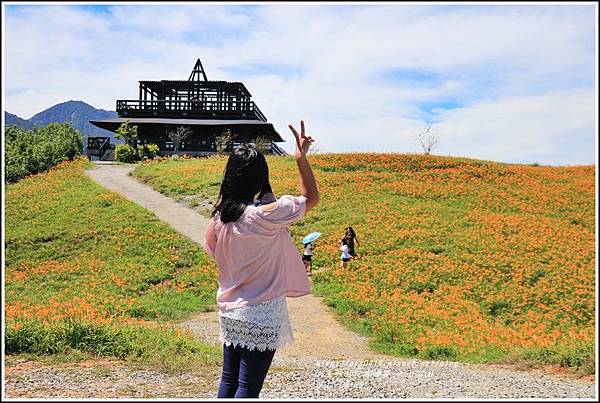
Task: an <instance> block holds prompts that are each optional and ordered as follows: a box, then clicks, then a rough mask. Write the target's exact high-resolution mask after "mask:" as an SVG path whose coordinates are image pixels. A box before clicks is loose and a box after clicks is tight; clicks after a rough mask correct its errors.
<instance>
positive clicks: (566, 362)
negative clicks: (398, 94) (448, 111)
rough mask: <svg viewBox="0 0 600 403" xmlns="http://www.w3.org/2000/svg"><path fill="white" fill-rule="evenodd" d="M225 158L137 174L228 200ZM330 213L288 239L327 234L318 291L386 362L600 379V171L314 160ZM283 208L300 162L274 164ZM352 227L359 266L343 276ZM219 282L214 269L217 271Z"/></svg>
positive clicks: (323, 205) (170, 191) (406, 158)
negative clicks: (543, 369) (343, 251)
mask: <svg viewBox="0 0 600 403" xmlns="http://www.w3.org/2000/svg"><path fill="white" fill-rule="evenodd" d="M226 158H227V157H210V158H204V159H193V158H187V159H186V158H184V159H180V160H175V161H173V160H158V161H154V162H147V163H143V164H140V165H139V166H138V167H137V168H136V170H135V171H134V174H135V175H136V176H137V177H138V178H139V179H140V180H142V181H144V182H146V183H148V184H150V185H151V186H153V187H154V188H155V189H157V190H159V191H161V192H163V193H165V194H167V195H169V196H172V197H177V196H180V195H192V194H199V195H204V196H205V197H207V198H211V199H213V200H215V199H216V195H217V194H218V190H219V185H220V180H221V178H222V174H223V169H224V167H225V162H226ZM309 158H310V160H311V164H312V166H313V170H314V172H315V176H316V178H317V182H318V184H319V189H320V191H321V202H320V204H319V205H318V206H317V207H316V208H315V209H314V210H312V211H311V212H310V213H309V215H307V216H306V217H305V218H303V219H302V220H301V221H300V222H298V223H297V224H295V225H293V226H292V228H291V231H292V235H293V237H294V239H295V240H296V241H297V242H298V247H299V249H300V239H301V238H302V237H303V236H304V235H305V234H307V233H309V232H312V231H319V232H322V233H323V235H322V237H321V238H320V239H319V241H318V249H316V251H315V256H314V257H313V267H317V268H318V269H317V270H316V272H315V274H314V275H313V284H314V291H315V293H317V294H319V295H323V296H324V298H325V301H326V302H327V303H328V304H329V305H331V306H332V307H334V308H335V309H336V311H337V312H339V313H340V314H341V315H342V318H344V320H345V321H346V322H347V323H348V324H349V325H350V326H351V327H353V328H354V329H356V330H358V331H361V332H364V333H366V334H369V335H372V336H374V343H373V344H374V346H375V347H376V348H377V349H380V350H382V351H384V352H386V353H389V354H397V355H402V356H415V357H421V358H433V359H453V360H461V361H468V362H490V361H498V360H506V359H513V358H519V359H529V360H532V361H534V362H536V363H539V364H545V363H554V364H559V365H562V366H565V367H571V368H574V369H577V370H580V371H584V372H591V371H593V367H594V363H593V360H594V339H595V332H594V329H595V319H594V309H595V293H594V290H595V167H594V166H573V167H544V166H529V165H513V164H502V163H495V162H489V161H478V160H472V159H464V158H449V157H437V156H422V155H410V154H409V155H406V154H377V153H354V154H319V155H313V156H310V157H309ZM267 159H268V163H269V169H270V173H271V183H272V187H273V189H274V192H275V193H276V195H277V196H280V195H282V194H298V189H299V176H298V172H297V167H296V163H295V161H294V160H293V158H291V157H286V158H283V157H271V156H268V157H267ZM348 225H351V226H352V227H353V228H354V229H355V231H356V233H357V236H358V240H359V242H360V244H359V245H358V246H357V248H356V250H357V253H358V254H359V255H360V257H359V259H356V260H353V261H351V262H350V264H349V266H348V267H347V268H346V269H342V268H340V267H339V251H338V249H337V246H336V243H337V240H338V239H339V238H340V237H341V236H342V235H343V230H344V228H345V227H346V226H348ZM206 265H207V266H206V267H210V270H213V269H214V268H213V267H212V266H210V263H206Z"/></svg>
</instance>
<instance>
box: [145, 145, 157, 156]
mask: <svg viewBox="0 0 600 403" xmlns="http://www.w3.org/2000/svg"><path fill="white" fill-rule="evenodd" d="M159 151H160V149H159V148H158V145H156V144H148V145H147V146H146V155H147V156H148V158H150V159H154V157H156V156H157V155H158V152H159Z"/></svg>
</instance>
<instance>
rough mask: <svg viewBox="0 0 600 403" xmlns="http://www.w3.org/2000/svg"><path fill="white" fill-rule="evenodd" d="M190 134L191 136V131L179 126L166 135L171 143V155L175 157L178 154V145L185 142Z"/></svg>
mask: <svg viewBox="0 0 600 403" xmlns="http://www.w3.org/2000/svg"><path fill="white" fill-rule="evenodd" d="M190 134H192V129H190V128H189V127H187V126H179V127H178V128H177V130H175V131H174V132H173V131H170V132H169V133H168V134H167V135H168V136H169V138H170V139H171V141H172V142H173V155H177V153H178V152H179V144H180V143H181V142H182V141H183V140H185V139H186V138H187V137H188V136H189V135H190Z"/></svg>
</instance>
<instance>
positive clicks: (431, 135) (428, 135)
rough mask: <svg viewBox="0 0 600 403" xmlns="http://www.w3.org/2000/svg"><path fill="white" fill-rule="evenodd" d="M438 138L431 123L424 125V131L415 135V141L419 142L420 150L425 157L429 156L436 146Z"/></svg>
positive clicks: (436, 131) (437, 133)
mask: <svg viewBox="0 0 600 403" xmlns="http://www.w3.org/2000/svg"><path fill="white" fill-rule="evenodd" d="M440 137H441V135H440V133H439V132H438V130H437V128H432V127H431V123H426V124H425V130H423V131H422V132H420V133H419V134H417V140H419V144H421V148H422V149H423V152H424V153H425V155H429V154H430V153H431V151H432V150H433V149H434V148H435V147H436V146H437V145H438V143H439V142H440Z"/></svg>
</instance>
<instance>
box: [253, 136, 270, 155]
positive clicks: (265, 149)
mask: <svg viewBox="0 0 600 403" xmlns="http://www.w3.org/2000/svg"><path fill="white" fill-rule="evenodd" d="M254 144H255V145H256V148H257V150H258V151H260V152H261V153H263V154H270V153H271V140H270V139H269V138H268V137H265V136H261V137H257V138H256V139H254Z"/></svg>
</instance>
